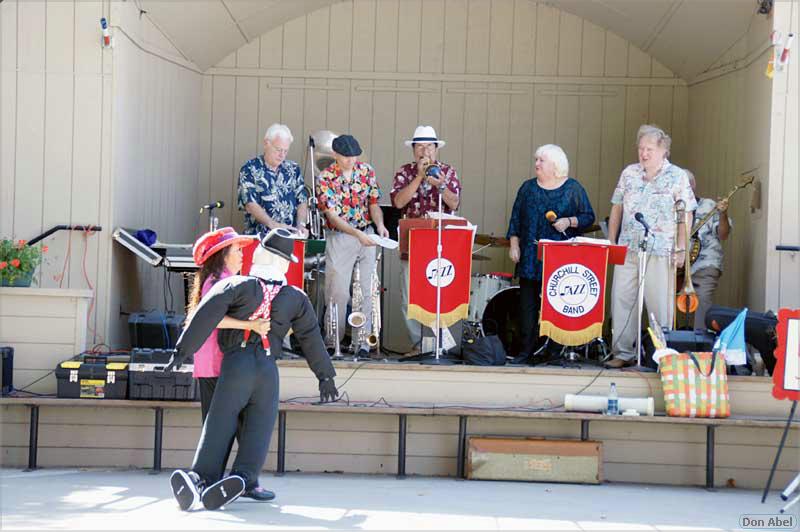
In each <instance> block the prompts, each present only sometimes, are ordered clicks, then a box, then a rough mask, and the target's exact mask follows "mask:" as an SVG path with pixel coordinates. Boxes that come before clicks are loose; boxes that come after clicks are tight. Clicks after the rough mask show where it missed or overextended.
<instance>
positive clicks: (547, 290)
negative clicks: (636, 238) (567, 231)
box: [539, 242, 609, 345]
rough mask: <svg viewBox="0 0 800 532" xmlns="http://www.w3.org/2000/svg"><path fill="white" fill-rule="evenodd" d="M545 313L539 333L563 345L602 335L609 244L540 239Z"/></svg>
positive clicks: (576, 343)
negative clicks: (571, 242)
mask: <svg viewBox="0 0 800 532" xmlns="http://www.w3.org/2000/svg"><path fill="white" fill-rule="evenodd" d="M539 246H540V247H541V248H542V252H541V255H542V263H543V266H542V311H541V312H542V314H541V321H540V325H539V334H540V335H542V336H549V337H550V338H552V339H553V340H555V341H556V342H558V343H560V344H562V345H582V344H585V343H588V342H591V341H592V340H594V339H595V338H599V337H601V336H602V335H603V320H604V319H605V293H606V271H607V268H608V255H609V248H608V246H603V245H593V244H578V243H573V244H570V243H561V242H553V243H551V242H540V243H539Z"/></svg>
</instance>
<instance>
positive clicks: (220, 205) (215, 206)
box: [200, 201, 225, 212]
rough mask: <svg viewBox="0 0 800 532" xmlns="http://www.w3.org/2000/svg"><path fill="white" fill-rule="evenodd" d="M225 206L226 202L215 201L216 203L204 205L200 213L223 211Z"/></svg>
mask: <svg viewBox="0 0 800 532" xmlns="http://www.w3.org/2000/svg"><path fill="white" fill-rule="evenodd" d="M224 206H225V202H224V201H215V202H214V203H209V204H208V205H203V206H202V207H200V212H203V211H210V210H211V209H221V208H223V207H224Z"/></svg>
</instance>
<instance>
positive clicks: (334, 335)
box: [325, 298, 342, 358]
mask: <svg viewBox="0 0 800 532" xmlns="http://www.w3.org/2000/svg"><path fill="white" fill-rule="evenodd" d="M325 338H326V340H327V343H328V345H331V344H333V347H334V349H333V355H332V356H333V357H336V358H340V357H341V356H342V349H341V346H340V345H339V305H338V304H336V303H334V302H333V298H330V300H329V301H328V319H327V320H325Z"/></svg>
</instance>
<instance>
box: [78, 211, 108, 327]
mask: <svg viewBox="0 0 800 532" xmlns="http://www.w3.org/2000/svg"><path fill="white" fill-rule="evenodd" d="M94 234H95V231H94V230H93V229H92V228H90V227H87V228H86V229H84V231H83V259H82V260H81V269H82V271H83V278H84V280H85V281H86V286H88V287H89V290H91V291H92V300H91V301H90V302H89V310H88V311H87V312H86V328H87V329H88V331H89V332H90V333H91V334H92V341H93V342H94V343H97V336H98V334H97V330H96V329H95V327H93V326H92V312H94V305H95V301H96V300H97V293H96V292H95V289H94V285H92V282H91V281H90V280H89V273H88V272H87V271H86V256H87V255H88V254H89V237H90V236H92V235H94ZM100 343H103V342H100Z"/></svg>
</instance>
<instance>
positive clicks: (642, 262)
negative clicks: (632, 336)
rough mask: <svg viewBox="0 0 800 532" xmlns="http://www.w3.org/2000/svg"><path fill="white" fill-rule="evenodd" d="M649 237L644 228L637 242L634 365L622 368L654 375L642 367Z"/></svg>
mask: <svg viewBox="0 0 800 532" xmlns="http://www.w3.org/2000/svg"><path fill="white" fill-rule="evenodd" d="M649 236H650V229H649V228H647V227H645V229H644V238H643V239H642V240H641V242H639V253H638V258H639V279H638V283H639V289H638V293H637V305H636V309H637V314H636V316H637V317H636V365H635V366H632V367H629V368H622V369H623V371H639V372H642V373H654V372H655V370H654V369H653V368H648V367H646V366H642V310H644V278H645V275H646V274H647V239H648V237H649Z"/></svg>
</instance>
